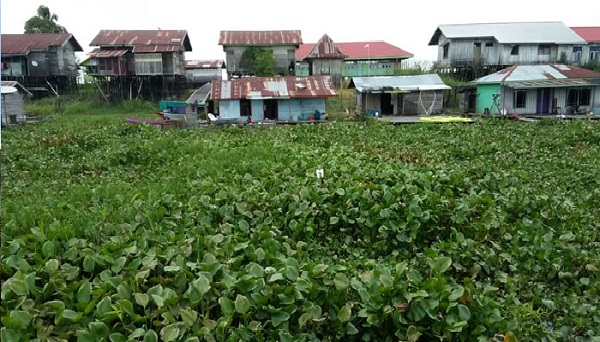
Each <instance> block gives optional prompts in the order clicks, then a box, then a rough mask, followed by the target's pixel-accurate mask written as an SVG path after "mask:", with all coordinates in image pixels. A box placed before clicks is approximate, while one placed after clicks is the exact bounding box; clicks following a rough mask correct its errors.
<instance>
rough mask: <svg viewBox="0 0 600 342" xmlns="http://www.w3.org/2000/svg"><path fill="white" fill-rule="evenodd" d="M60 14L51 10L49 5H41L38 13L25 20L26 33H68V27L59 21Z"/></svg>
mask: <svg viewBox="0 0 600 342" xmlns="http://www.w3.org/2000/svg"><path fill="white" fill-rule="evenodd" d="M57 21H58V15H56V13H52V12H50V9H49V8H48V6H44V5H41V6H39V7H38V9H37V11H36V15H34V16H33V17H31V18H29V19H28V20H27V21H26V22H25V33H35V34H38V33H67V29H66V28H64V27H63V26H60V25H59V24H58V23H57Z"/></svg>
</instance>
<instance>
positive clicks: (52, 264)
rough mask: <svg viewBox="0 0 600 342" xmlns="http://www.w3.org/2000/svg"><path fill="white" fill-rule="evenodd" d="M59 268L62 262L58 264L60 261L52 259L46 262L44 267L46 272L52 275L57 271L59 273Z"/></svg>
mask: <svg viewBox="0 0 600 342" xmlns="http://www.w3.org/2000/svg"><path fill="white" fill-rule="evenodd" d="M59 266H60V262H58V260H56V259H50V260H48V261H47V262H46V265H44V270H45V271H46V272H48V273H50V274H54V273H55V272H56V271H58V267H59Z"/></svg>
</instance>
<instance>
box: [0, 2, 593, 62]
mask: <svg viewBox="0 0 600 342" xmlns="http://www.w3.org/2000/svg"><path fill="white" fill-rule="evenodd" d="M599 3H600V2H598V1H597V0H579V1H575V2H573V3H564V2H563V3H560V4H559V3H558V2H552V1H530V0H504V1H494V2H492V1H481V0H462V1H461V0H429V1H419V0H411V1H402V0H378V1H360V0H357V1H352V0H346V1H343V2H342V1H332V0H303V1H286V0H260V1H251V0H229V1H226V2H220V1H201V0H195V1H191V0H160V1H158V0H71V1H67V0H35V1H34V0H2V1H1V4H0V10H1V20H0V25H1V32H2V33H23V27H24V24H25V21H27V19H29V18H30V17H31V16H33V15H35V12H36V9H37V7H38V6H39V5H42V4H43V5H46V6H48V7H49V8H50V11H51V12H53V13H55V14H57V15H58V23H59V24H60V25H62V26H65V27H66V28H67V30H68V31H69V32H70V33H73V35H74V36H75V38H76V39H77V41H78V42H79V44H80V45H81V46H82V47H83V49H84V52H85V53H87V52H89V51H90V50H91V48H90V47H89V43H90V41H91V40H92V39H93V38H94V37H95V36H96V34H97V33H98V32H99V31H100V30H102V29H123V30H127V29H129V30H131V29H146V30H153V29H158V28H159V27H160V28H161V29H163V30H166V29H180V30H187V31H188V34H189V37H190V40H191V43H192V50H193V51H192V52H188V53H186V59H224V58H225V54H224V53H223V49H222V47H221V46H219V45H218V41H219V32H220V31H221V30H301V31H302V39H303V41H304V42H305V43H315V42H317V41H318V40H319V38H320V37H321V36H322V35H323V34H325V33H327V34H328V35H329V36H330V37H331V38H332V39H333V41H334V42H352V41H370V40H383V41H386V42H388V43H390V44H392V45H395V46H397V47H400V48H402V49H404V50H406V51H408V52H410V53H413V54H414V58H413V61H433V60H435V59H436V56H437V55H436V53H437V50H436V47H433V46H428V45H427V44H428V43H429V39H430V38H431V36H432V35H433V33H434V31H435V29H436V28H437V26H438V25H440V24H459V23H463V24H464V23H487V22H510V21H514V22H522V21H562V22H564V23H565V24H566V25H568V26H600V5H599ZM85 53H81V54H80V57H81V58H82V59H83V58H84V57H85Z"/></svg>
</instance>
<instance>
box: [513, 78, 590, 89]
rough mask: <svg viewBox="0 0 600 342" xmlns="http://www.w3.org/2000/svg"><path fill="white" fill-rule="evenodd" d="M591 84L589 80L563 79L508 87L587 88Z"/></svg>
mask: <svg viewBox="0 0 600 342" xmlns="http://www.w3.org/2000/svg"><path fill="white" fill-rule="evenodd" d="M592 84H593V83H592V82H590V81H589V80H581V79H564V80H548V81H532V82H511V83H510V84H508V86H509V87H511V88H515V89H526V88H560V87H589V86H591V85H592Z"/></svg>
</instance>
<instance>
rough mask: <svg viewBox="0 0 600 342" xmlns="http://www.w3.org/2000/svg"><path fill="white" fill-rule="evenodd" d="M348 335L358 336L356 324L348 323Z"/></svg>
mask: <svg viewBox="0 0 600 342" xmlns="http://www.w3.org/2000/svg"><path fill="white" fill-rule="evenodd" d="M346 334H347V335H356V334H358V329H356V327H355V326H354V324H352V323H350V322H348V323H346Z"/></svg>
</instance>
